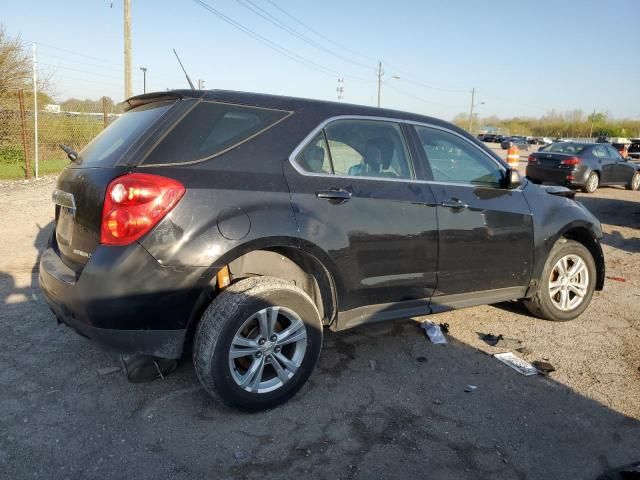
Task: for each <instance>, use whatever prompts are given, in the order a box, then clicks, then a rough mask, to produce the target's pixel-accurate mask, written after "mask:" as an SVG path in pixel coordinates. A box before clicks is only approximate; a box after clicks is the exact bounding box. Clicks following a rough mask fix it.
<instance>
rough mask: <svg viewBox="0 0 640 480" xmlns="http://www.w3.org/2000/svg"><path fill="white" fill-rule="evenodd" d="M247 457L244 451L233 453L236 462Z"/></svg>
mask: <svg viewBox="0 0 640 480" xmlns="http://www.w3.org/2000/svg"><path fill="white" fill-rule="evenodd" d="M246 456H247V455H246V454H245V453H244V452H243V451H242V450H236V451H235V452H233V458H235V459H236V460H242V459H243V458H245V457H246Z"/></svg>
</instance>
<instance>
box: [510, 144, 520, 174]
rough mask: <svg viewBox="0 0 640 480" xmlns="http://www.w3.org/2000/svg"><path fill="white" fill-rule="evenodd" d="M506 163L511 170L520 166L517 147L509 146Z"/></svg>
mask: <svg viewBox="0 0 640 480" xmlns="http://www.w3.org/2000/svg"><path fill="white" fill-rule="evenodd" d="M507 163H508V164H509V166H510V167H512V168H518V165H519V164H520V153H519V152H518V147H517V146H516V145H514V144H511V146H510V147H509V150H508V151H507Z"/></svg>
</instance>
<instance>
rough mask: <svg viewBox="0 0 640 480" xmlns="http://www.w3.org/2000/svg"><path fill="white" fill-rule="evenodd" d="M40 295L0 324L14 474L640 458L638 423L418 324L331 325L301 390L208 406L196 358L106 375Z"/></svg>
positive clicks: (188, 473)
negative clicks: (249, 408) (142, 379)
mask: <svg viewBox="0 0 640 480" xmlns="http://www.w3.org/2000/svg"><path fill="white" fill-rule="evenodd" d="M32 275H33V274H32ZM9 277H11V275H5V276H4V277H3V278H4V281H3V282H2V283H1V284H0V289H1V291H0V298H2V299H6V298H7V297H8V289H11V288H12V286H13V284H14V283H15V282H13V281H11V282H10V281H8V280H7V279H8V278H9ZM36 295H37V299H36V300H33V299H32V297H31V296H30V295H26V297H27V298H28V300H26V301H23V302H18V303H9V304H6V303H5V304H4V305H3V306H2V308H3V312H4V313H3V315H2V316H1V317H0V328H2V331H3V337H2V348H1V349H0V364H2V365H3V366H4V368H3V369H2V370H0V386H1V388H2V391H3V395H2V396H1V397H0V412H1V414H0V415H1V417H0V423H1V426H0V429H1V430H2V432H3V434H2V436H0V469H1V470H2V471H3V472H5V475H6V478H25V477H27V476H28V477H35V478H48V479H54V478H83V479H89V478H107V477H111V476H114V475H115V476H118V475H119V474H120V472H126V475H127V477H129V478H132V477H133V478H135V477H138V478H175V479H181V478H205V477H207V478H243V479H244V478H246V479H254V478H255V479H269V478H274V479H282V478H293V477H299V476H301V475H308V476H312V477H313V478H332V479H333V478H349V479H356V478H362V479H370V478H435V479H438V478H456V479H465V478H469V479H471V478H474V479H475V478H492V479H502V478H505V479H507V478H509V479H511V478H521V479H525V478H526V479H549V478H571V479H581V478H584V479H587V478H595V477H596V476H597V475H598V474H600V473H601V472H603V471H605V470H606V469H608V468H610V467H614V466H618V465H622V464H626V463H630V462H631V461H634V460H638V458H637V457H638V455H639V452H638V449H637V445H638V441H639V439H640V422H638V421H636V420H634V419H632V418H629V417H625V416H624V415H621V414H619V413H616V412H614V411H612V410H610V409H608V408H606V407H605V406H603V405H601V404H599V403H597V402H594V401H592V400H590V399H588V398H585V397H583V396H581V395H579V394H577V393H576V392H573V391H572V390H570V389H568V388H566V387H564V386H562V385H560V384H558V383H556V382H554V381H553V380H552V379H550V378H546V377H542V376H535V377H524V376H521V375H519V374H518V373H516V372H515V371H513V370H511V369H509V368H508V367H506V366H504V365H502V364H499V363H498V362H497V361H496V360H494V359H493V358H491V357H489V356H487V355H485V354H483V353H481V352H479V351H477V350H475V349H473V348H470V347H469V346H467V345H465V344H462V343H459V342H457V341H451V342H450V343H449V344H448V345H446V346H437V345H432V344H430V343H429V342H428V341H427V339H426V338H425V336H424V332H423V331H422V330H421V329H419V328H418V326H417V324H416V323H414V322H412V321H404V322H398V323H390V324H380V325H373V326H368V327H361V328H358V329H355V330H352V331H348V332H343V333H339V334H333V333H331V332H327V333H326V337H325V340H326V341H325V348H324V350H323V354H322V358H321V361H320V364H319V366H318V369H317V371H316V373H315V374H314V375H313V376H312V377H311V379H310V381H309V383H308V385H307V386H306V387H305V388H304V389H303V390H302V391H301V392H300V394H298V395H297V396H296V397H295V398H294V399H293V400H291V401H290V402H289V403H287V404H286V405H284V406H282V407H280V408H277V409H275V410H272V411H269V412H265V413H259V414H243V413H238V412H235V411H232V410H229V409H228V408H225V407H222V406H220V405H218V404H217V403H215V402H214V401H212V400H211V399H210V398H209V397H208V396H207V395H206V394H205V392H204V391H203V390H202V389H201V388H200V386H199V384H198V382H197V379H196V376H195V374H194V372H193V366H192V365H191V362H190V361H189V360H188V359H186V360H183V362H182V365H181V367H180V368H179V369H178V371H177V372H175V373H174V374H172V375H170V376H169V377H167V379H166V380H165V381H157V382H153V383H149V384H137V385H133V384H129V383H127V382H126V380H125V379H124V377H123V376H122V374H121V373H115V374H112V375H104V376H101V375H99V374H98V373H97V370H98V368H101V367H107V366H117V365H118V358H117V356H116V355H115V354H112V353H107V352H103V351H101V350H99V349H97V348H96V347H95V346H94V345H92V344H91V343H89V342H87V341H86V340H84V339H82V338H80V337H79V336H78V335H76V334H75V333H73V332H72V331H71V330H70V329H69V328H67V327H64V326H57V325H56V323H55V320H54V318H53V316H52V315H51V314H50V312H49V310H48V308H47V307H46V306H45V304H44V302H43V300H42V299H41V297H40V296H39V294H38V293H36ZM467 385H475V386H477V389H476V390H474V391H472V392H470V393H467V392H465V388H466V387H467Z"/></svg>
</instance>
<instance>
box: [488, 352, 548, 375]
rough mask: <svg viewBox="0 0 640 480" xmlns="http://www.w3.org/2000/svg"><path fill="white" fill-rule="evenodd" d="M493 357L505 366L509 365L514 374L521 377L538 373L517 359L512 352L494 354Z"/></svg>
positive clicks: (531, 366) (532, 367) (523, 361)
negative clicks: (518, 374)
mask: <svg viewBox="0 0 640 480" xmlns="http://www.w3.org/2000/svg"><path fill="white" fill-rule="evenodd" d="M494 357H496V358H497V359H498V360H500V361H501V362H502V363H504V364H505V365H509V366H510V367H511V368H513V369H514V370H515V371H516V372H518V373H521V374H522V375H526V376H529V375H535V374H537V373H538V370H536V367H534V366H533V365H531V364H530V363H529V362H527V361H525V360H523V359H521V358H520V357H517V356H516V355H514V354H513V353H512V352H505V353H496V354H495V355H494Z"/></svg>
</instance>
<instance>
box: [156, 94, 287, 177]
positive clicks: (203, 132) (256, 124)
mask: <svg viewBox="0 0 640 480" xmlns="http://www.w3.org/2000/svg"><path fill="white" fill-rule="evenodd" d="M289 114H290V112H286V111H282V110H271V109H266V108H258V107H249V106H244V105H234V104H227V103H217V102H199V103H198V104H196V106H195V107H194V108H193V109H192V110H191V111H189V113H187V114H186V116H185V117H184V118H182V119H181V120H180V121H179V122H178V123H177V124H176V125H175V126H174V127H173V128H172V129H171V130H170V131H169V133H168V134H167V135H166V136H165V137H164V138H163V139H162V140H161V141H160V142H159V143H158V145H157V146H156V147H155V148H154V149H153V151H152V152H151V153H150V154H149V156H148V157H147V159H145V161H144V162H143V163H144V164H145V165H149V164H153V165H158V164H174V163H190V162H197V161H200V160H206V159H209V158H212V157H215V156H216V155H220V154H222V153H224V152H226V151H227V150H229V149H231V148H233V147H235V146H237V145H239V144H241V143H243V142H245V141H247V140H248V139H250V138H253V137H254V136H256V135H258V134H260V133H262V132H263V131H265V130H266V129H268V128H269V127H271V126H273V125H274V124H276V123H277V122H279V121H280V120H282V119H284V118H285V117H286V116H288V115H289Z"/></svg>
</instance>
